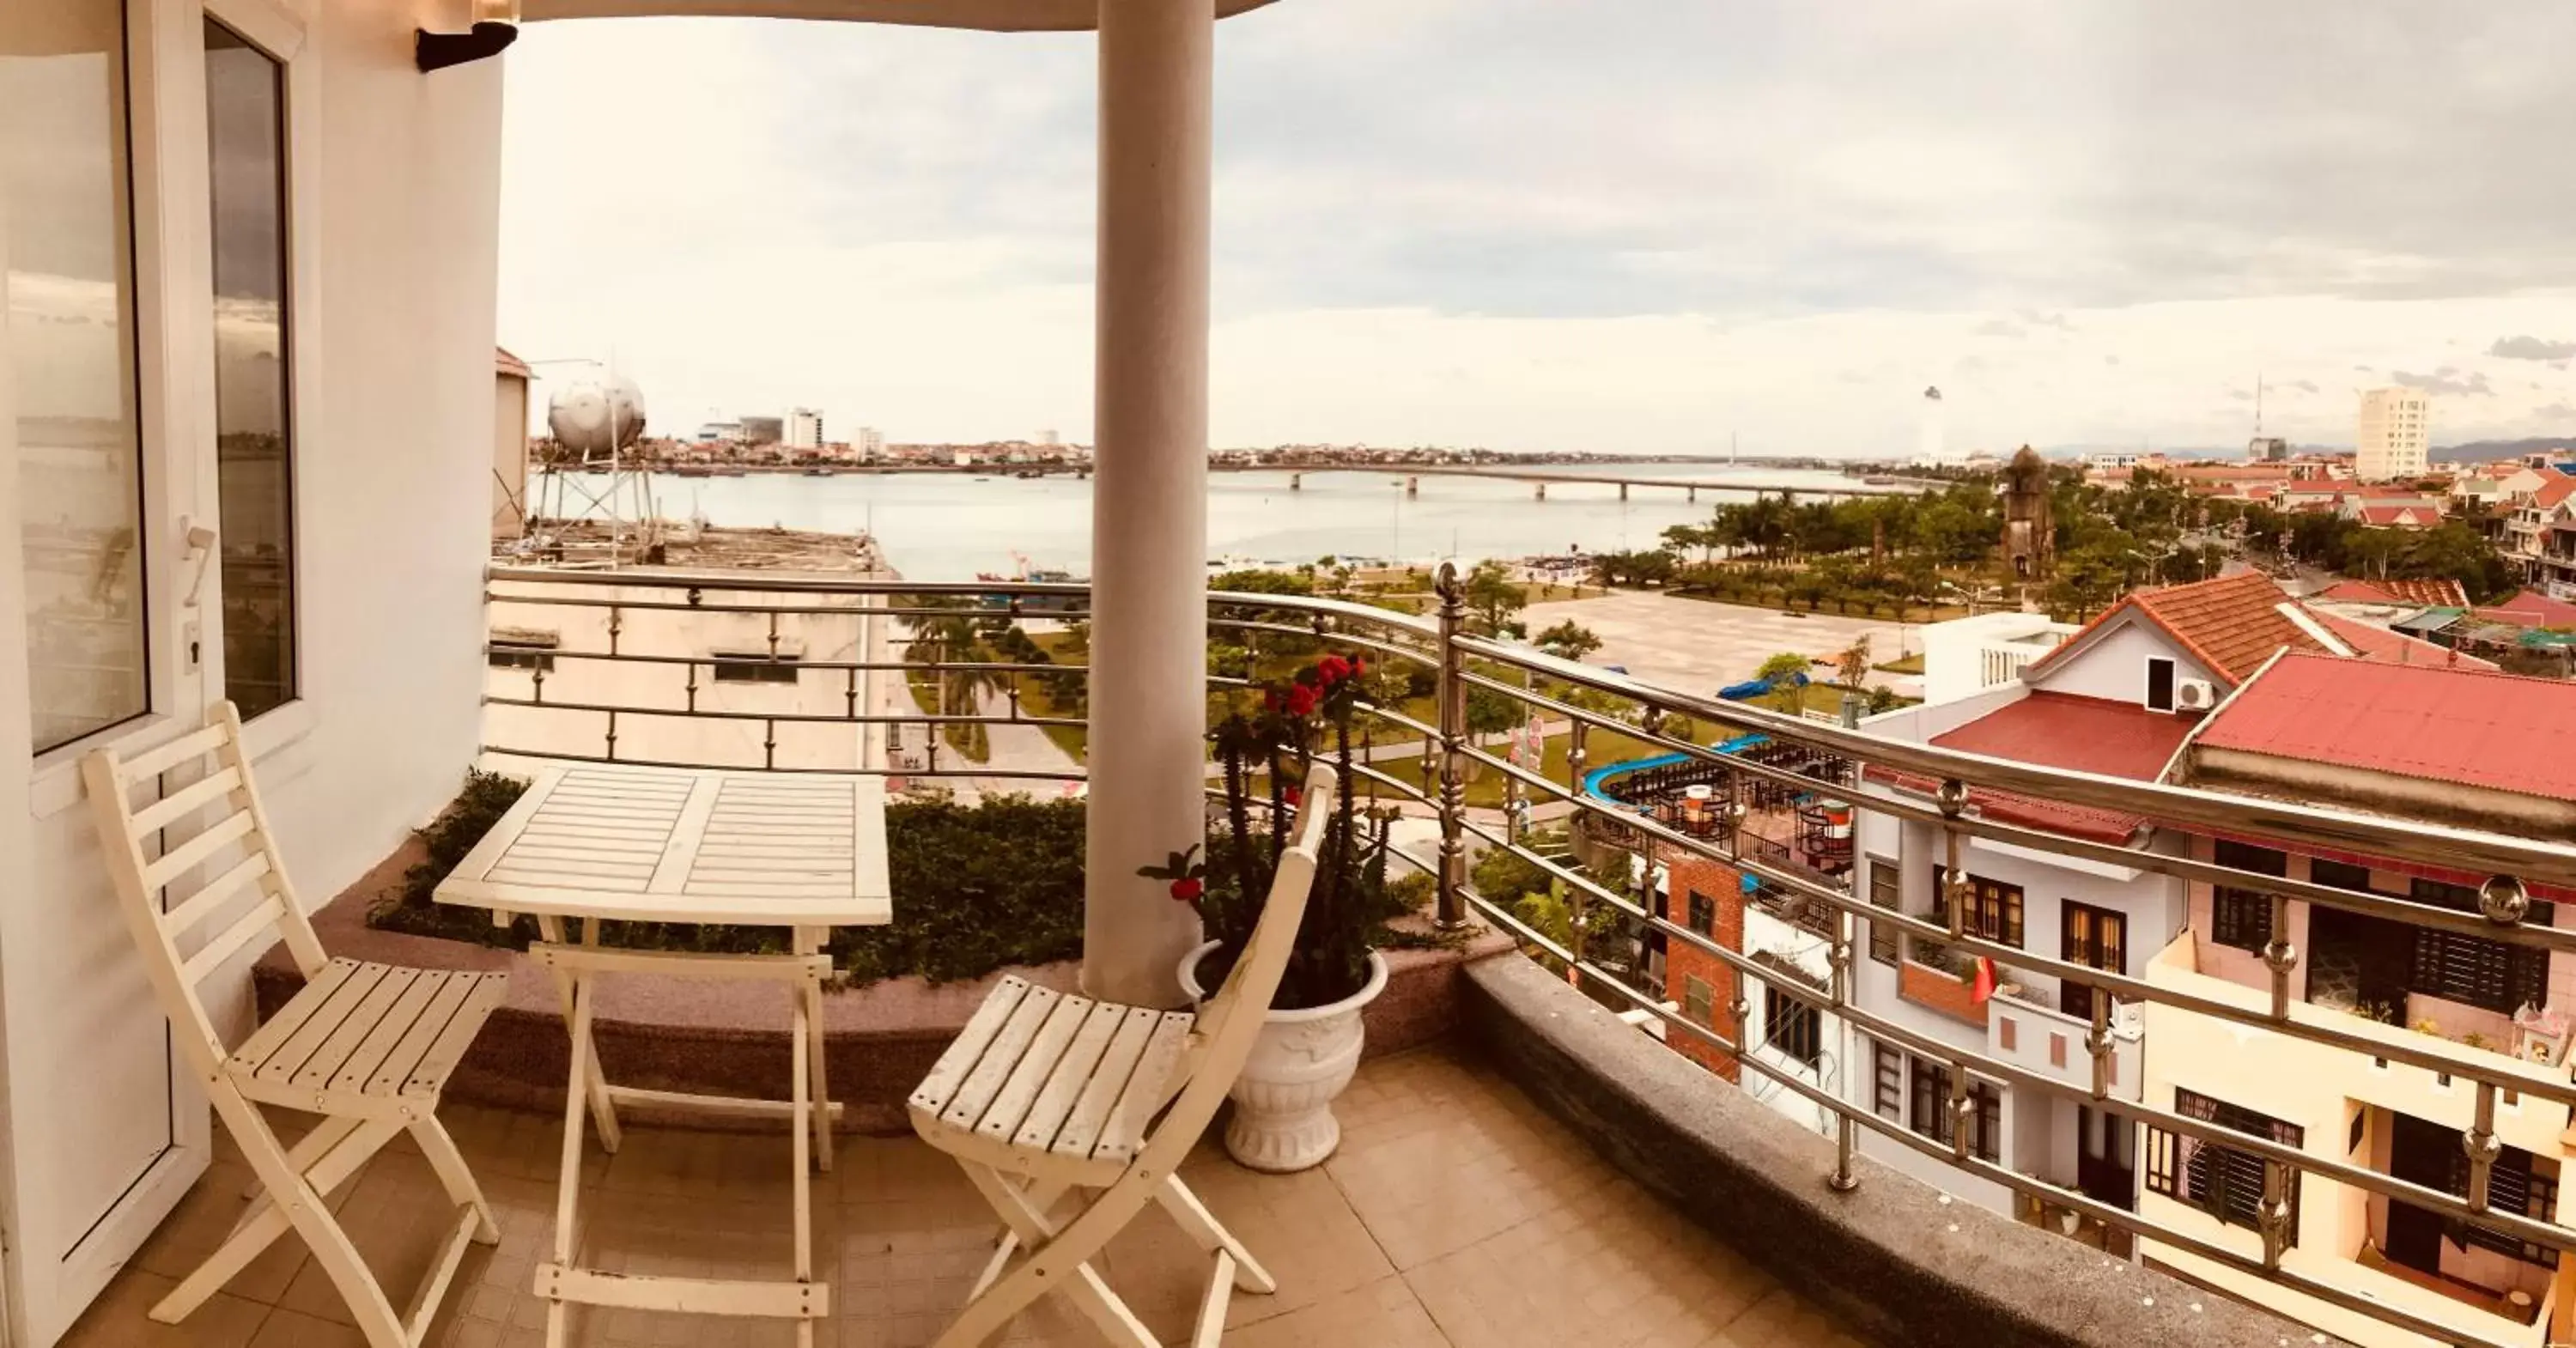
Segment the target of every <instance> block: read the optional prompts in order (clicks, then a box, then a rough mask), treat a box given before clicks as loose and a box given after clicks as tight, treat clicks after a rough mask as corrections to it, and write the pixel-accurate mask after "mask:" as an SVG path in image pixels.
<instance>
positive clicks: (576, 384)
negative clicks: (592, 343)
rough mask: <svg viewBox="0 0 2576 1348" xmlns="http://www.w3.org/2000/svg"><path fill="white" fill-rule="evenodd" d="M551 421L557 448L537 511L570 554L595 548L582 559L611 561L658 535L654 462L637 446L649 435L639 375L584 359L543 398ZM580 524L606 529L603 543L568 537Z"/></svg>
mask: <svg viewBox="0 0 2576 1348" xmlns="http://www.w3.org/2000/svg"><path fill="white" fill-rule="evenodd" d="M546 428H547V429H548V430H549V431H551V432H553V434H554V439H555V446H556V453H555V457H554V460H553V461H552V462H550V463H548V464H547V465H546V469H545V476H544V477H543V479H542V480H541V481H540V484H539V492H538V496H537V502H538V510H539V513H540V514H542V515H543V516H544V517H545V519H546V520H547V522H548V523H549V524H551V525H552V526H553V527H554V528H555V530H556V531H557V537H558V538H559V539H561V540H562V541H563V546H564V548H565V552H566V556H567V560H570V559H571V557H572V554H574V553H576V552H579V553H584V554H590V555H587V556H584V557H583V558H582V560H588V561H604V562H605V563H606V564H607V565H608V566H611V567H614V566H617V565H619V564H620V563H622V562H627V561H632V560H634V559H635V558H636V557H637V556H640V555H641V554H642V553H643V552H644V551H645V550H647V549H649V548H651V547H652V546H653V544H655V543H656V542H658V541H659V534H660V512H659V511H658V510H657V509H656V508H655V503H654V499H653V468H652V463H651V461H650V460H648V459H646V458H644V457H642V456H640V455H638V454H636V453H635V445H636V442H637V441H639V440H641V439H643V437H644V394H643V392H642V390H640V389H638V388H636V387H635V381H634V380H631V379H629V378H627V377H626V376H624V375H622V374H619V373H617V372H615V371H613V370H610V369H608V368H606V367H605V366H600V365H596V364H589V365H585V366H584V367H583V368H582V369H581V370H580V372H578V373H576V374H574V375H572V376H571V377H569V378H567V379H565V380H564V382H563V383H562V384H561V385H560V386H559V387H557V388H556V389H555V391H554V394H553V396H552V397H550V398H548V399H547V400H546ZM578 525H588V526H590V528H591V529H596V530H597V531H598V532H600V533H602V534H604V535H605V536H606V537H605V539H604V540H603V541H604V549H603V548H602V546H601V542H594V541H591V540H588V539H574V538H567V537H565V536H564V530H565V529H566V527H567V526H578ZM579 532H581V533H583V534H587V533H588V532H590V529H583V530H580V531H579ZM603 553H604V555H602V554H603Z"/></svg>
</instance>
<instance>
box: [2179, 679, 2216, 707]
mask: <svg viewBox="0 0 2576 1348" xmlns="http://www.w3.org/2000/svg"><path fill="white" fill-rule="evenodd" d="M2217 705H2218V690H2217V689H2215V688H2212V687H2210V685H2209V680H2207V679H2184V680H2181V681H2180V682H2178V683H2176V684H2175V685H2174V706H2175V707H2177V708H2179V709H2181V710H2183V711H2207V710H2209V709H2210V708H2212V707H2215V706H2217Z"/></svg>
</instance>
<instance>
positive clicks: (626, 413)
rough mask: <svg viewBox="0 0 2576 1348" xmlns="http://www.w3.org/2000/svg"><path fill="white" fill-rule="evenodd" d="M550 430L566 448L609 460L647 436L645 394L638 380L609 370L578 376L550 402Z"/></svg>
mask: <svg viewBox="0 0 2576 1348" xmlns="http://www.w3.org/2000/svg"><path fill="white" fill-rule="evenodd" d="M546 427H547V429H549V430H551V431H553V432H554V435H555V439H556V440H557V441H558V442H560V443H561V444H562V445H563V447H564V448H565V449H568V450H570V451H572V452H573V453H575V454H578V455H580V456H581V457H583V458H585V459H593V458H597V459H605V458H607V457H608V456H609V454H610V453H611V452H612V451H614V450H620V449H624V448H626V447H627V446H628V445H631V444H634V443H635V442H636V441H637V440H638V439H640V438H642V437H643V434H644V394H643V393H642V392H641V391H640V390H638V389H637V388H636V387H635V381H634V380H631V379H629V378H627V377H626V376H624V375H622V374H615V373H612V372H610V371H607V370H593V371H590V372H588V373H584V374H581V375H577V376H575V377H573V378H572V379H570V380H568V381H566V382H565V384H564V385H563V387H561V388H558V389H556V390H555V393H554V396H553V397H552V398H550V399H548V400H547V402H546Z"/></svg>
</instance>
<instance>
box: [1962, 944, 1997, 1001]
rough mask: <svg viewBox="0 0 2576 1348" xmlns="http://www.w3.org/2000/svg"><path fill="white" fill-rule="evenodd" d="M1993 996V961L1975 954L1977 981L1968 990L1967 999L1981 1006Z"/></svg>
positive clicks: (1991, 999)
mask: <svg viewBox="0 0 2576 1348" xmlns="http://www.w3.org/2000/svg"><path fill="white" fill-rule="evenodd" d="M1994 998H1995V962H1994V961H1993V960H1990V959H1987V958H1986V957H1985V956H1983V955H1979V956H1977V981H1976V985H1975V986H1974V987H1971V988H1970V989H1969V990H1968V999H1969V1000H1970V1001H1973V1002H1975V1003H1977V1004H1978V1005H1980V1006H1983V1005H1984V1004H1986V1003H1987V1002H1990V1001H1993V1000H1994Z"/></svg>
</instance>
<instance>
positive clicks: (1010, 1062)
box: [909, 764, 1333, 1348]
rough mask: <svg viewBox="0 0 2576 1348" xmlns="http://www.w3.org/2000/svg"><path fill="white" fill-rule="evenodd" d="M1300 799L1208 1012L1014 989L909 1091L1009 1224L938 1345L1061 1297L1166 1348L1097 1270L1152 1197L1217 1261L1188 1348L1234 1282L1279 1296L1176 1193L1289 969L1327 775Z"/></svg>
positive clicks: (1315, 777) (1000, 995)
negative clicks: (1078, 1203) (1075, 1200)
mask: <svg viewBox="0 0 2576 1348" xmlns="http://www.w3.org/2000/svg"><path fill="white" fill-rule="evenodd" d="M1305 798H1306V802H1307V803H1306V806H1305V809H1304V812H1303V814H1302V815H1301V817H1300V818H1299V819H1298V821H1297V836H1296V840H1295V843H1294V845H1293V846H1291V847H1290V848H1289V849H1288V850H1287V851H1286V852H1285V853H1284V854H1283V855H1282V856H1281V858H1280V861H1279V871H1278V874H1277V875H1276V876H1275V877H1274V878H1273V879H1272V881H1271V885H1270V897H1269V900H1268V902H1267V903H1266V904H1265V905H1264V906H1263V908H1262V911H1261V921H1260V923H1259V925H1258V926H1257V927H1256V928H1255V929H1254V931H1253V936H1252V943H1251V945H1250V946H1249V947H1247V948H1246V949H1245V951H1244V952H1243V954H1242V956H1241V957H1240V958H1239V959H1237V960H1236V961H1235V966H1234V972H1233V973H1231V974H1230V975H1228V976H1227V978H1226V980H1225V986H1223V987H1222V988H1219V989H1218V990H1217V994H1216V996H1214V997H1213V998H1210V999H1209V1001H1208V1003H1207V1009H1206V1011H1205V1012H1204V1013H1203V1014H1200V1015H1197V1016H1193V1015H1191V1014H1190V1013H1189V1012H1186V1011H1155V1010H1151V1009H1148V1008H1144V1007H1134V1006H1120V1005H1118V1004H1116V1003H1114V1002H1098V1001H1093V1000H1091V999H1089V998H1086V997H1076V996H1071V995H1068V994H1065V993H1060V992H1056V991H1055V990H1053V989H1051V988H1043V987H1037V986H1035V985H1033V984H1031V983H1029V982H1028V981H1027V980H1025V979H1022V978H1018V977H1016V976H1014V977H1009V978H1005V979H1003V980H1002V981H1001V983H1000V985H999V986H997V987H995V988H994V989H993V991H992V993H991V995H989V996H987V997H986V998H985V999H984V1004H983V1006H982V1007H980V1008H978V1009H977V1010H976V1012H975V1015H974V1017H973V1019H971V1020H969V1021H968V1022H967V1024H966V1029H965V1030H964V1032H962V1033H961V1034H959V1035H958V1036H957V1042H955V1043H954V1044H951V1045H949V1048H948V1051H947V1052H946V1053H944V1054H941V1055H940V1058H939V1061H938V1063H937V1064H936V1065H934V1066H933V1067H932V1068H931V1069H930V1075H929V1076H928V1077H926V1078H924V1079H923V1081H922V1083H921V1086H920V1087H919V1089H917V1090H915V1091H914V1092H913V1093H912V1099H911V1101H910V1106H909V1108H910V1112H911V1115H912V1126H913V1130H914V1131H915V1132H917V1133H919V1134H921V1137H922V1140H924V1141H926V1142H928V1143H930V1144H931V1145H932V1146H934V1147H937V1148H939V1149H940V1150H941V1151H944V1152H947V1153H948V1154H950V1155H951V1156H954V1157H956V1158H957V1163H958V1164H959V1165H961V1166H963V1167H965V1170H966V1177H967V1178H968V1179H969V1180H971V1181H973V1182H974V1185H975V1188H976V1190H977V1191H978V1192H980V1193H982V1194H983V1195H984V1200H985V1201H986V1202H988V1203H991V1204H992V1205H993V1210H994V1211H995V1212H998V1213H1000V1214H1001V1217H1002V1222H1003V1224H1004V1226H1005V1227H1006V1228H1007V1229H1006V1230H1005V1232H1004V1234H1003V1236H1002V1242H1001V1246H1000V1248H999V1249H996V1250H995V1251H994V1252H993V1258H992V1261H991V1262H990V1263H989V1264H987V1265H986V1266H985V1268H984V1275H983V1277H982V1278H980V1279H978V1280H977V1281H976V1283H975V1287H974V1290H973V1291H971V1292H969V1293H968V1294H967V1299H966V1308H965V1310H964V1311H962V1312H961V1313H959V1315H958V1317H957V1320H956V1322H955V1323H953V1324H951V1325H950V1326H949V1327H948V1331H947V1332H946V1333H944V1334H942V1335H940V1336H939V1340H938V1344H937V1348H974V1345H977V1344H981V1343H983V1342H984V1341H985V1340H986V1339H988V1338H990V1337H992V1335H993V1333H994V1332H995V1331H997V1330H999V1329H1000V1328H1002V1326H1004V1325H1005V1324H1008V1323H1009V1322H1010V1320H1011V1317H1013V1316H1015V1315H1017V1314H1019V1313H1020V1312H1021V1311H1022V1310H1024V1309H1026V1308H1027V1307H1028V1306H1029V1304H1030V1303H1031V1302H1034V1301H1036V1300H1037V1299H1038V1298H1039V1297H1040V1296H1043V1295H1045V1294H1046V1293H1047V1292H1050V1291H1053V1290H1056V1289H1058V1288H1061V1289H1062V1290H1063V1291H1064V1292H1065V1294H1066V1295H1067V1296H1070V1297H1071V1298H1073V1302H1074V1305H1075V1306H1076V1307H1078V1308H1080V1309H1081V1311H1082V1312H1083V1314H1084V1315H1085V1316H1087V1317H1089V1319H1090V1320H1091V1322H1092V1323H1093V1324H1094V1325H1097V1326H1098V1327H1099V1329H1100V1332H1101V1333H1102V1334H1103V1335H1105V1336H1107V1337H1108V1339H1109V1341H1110V1342H1111V1343H1113V1344H1116V1345H1118V1348H1158V1341H1157V1340H1156V1339H1155V1337H1154V1335H1153V1333H1152V1332H1151V1331H1149V1330H1147V1329H1146V1328H1145V1326H1144V1325H1143V1324H1142V1323H1141V1322H1139V1321H1138V1320H1137V1319H1136V1316H1135V1315H1134V1313H1133V1312H1131V1311H1129V1310H1128V1309H1127V1305H1126V1303H1125V1302H1123V1301H1120V1300H1119V1299H1118V1297H1117V1295H1116V1294H1115V1293H1113V1292H1111V1291H1110V1290H1109V1287H1108V1285H1107V1284H1106V1283H1104V1282H1102V1281H1101V1279H1100V1275H1099V1274H1097V1273H1095V1272H1093V1271H1092V1267H1091V1263H1090V1260H1091V1258H1092V1257H1093V1256H1094V1255H1097V1254H1098V1253H1099V1252H1100V1250H1101V1247H1103V1246H1105V1245H1107V1244H1108V1243H1109V1240H1110V1238H1111V1237H1112V1236H1115V1235H1117V1234H1118V1232H1119V1230H1120V1229H1121V1228H1123V1227H1125V1226H1126V1225H1127V1223H1128V1222H1129V1221H1130V1220H1132V1219H1133V1218H1134V1217H1135V1216H1136V1214H1137V1213H1139V1212H1141V1211H1143V1210H1144V1208H1145V1205H1146V1204H1148V1203H1159V1204H1161V1205H1162V1207H1163V1209H1164V1210H1165V1211H1167V1212H1169V1213H1171V1214H1172V1219H1173V1220H1174V1221H1176V1222H1178V1223H1180V1227H1181V1230H1182V1231H1183V1232H1185V1233H1187V1234H1188V1236H1189V1237H1190V1239H1191V1240H1192V1241H1194V1242H1196V1243H1197V1245H1198V1247H1199V1248H1200V1249H1202V1250H1204V1251H1206V1252H1208V1253H1209V1254H1210V1255H1213V1256H1214V1257H1215V1268H1214V1271H1213V1273H1212V1275H1211V1277H1210V1279H1209V1282H1208V1289H1207V1293H1206V1295H1205V1296H1204V1297H1203V1298H1202V1299H1201V1300H1200V1302H1199V1313H1198V1321H1197V1328H1196V1330H1195V1333H1194V1334H1193V1336H1192V1339H1191V1343H1192V1344H1193V1345H1194V1348H1212V1346H1213V1345H1214V1344H1215V1343H1216V1342H1217V1339H1218V1337H1219V1336H1220V1335H1221V1334H1222V1333H1223V1332H1224V1329H1225V1307H1226V1299H1227V1297H1228V1296H1229V1295H1230V1293H1231V1291H1232V1290H1233V1289H1234V1288H1238V1287H1239V1288H1241V1289H1243V1290H1244V1291H1247V1292H1263V1293H1266V1292H1273V1291H1276V1290H1278V1284H1277V1283H1276V1282H1275V1281H1273V1280H1272V1279H1271V1277H1270V1275H1269V1274H1268V1273H1267V1272H1265V1271H1263V1269H1262V1267H1261V1265H1260V1264H1259V1263H1257V1262H1256V1261H1254V1259H1253V1257H1252V1255H1251V1253H1250V1252H1249V1251H1247V1250H1245V1249H1244V1247H1243V1244H1242V1242H1240V1241H1238V1240H1236V1239H1235V1238H1234V1236H1233V1235H1232V1234H1231V1233H1229V1232H1228V1231H1227V1230H1226V1229H1225V1228H1224V1227H1222V1226H1220V1225H1218V1224H1217V1221H1216V1219H1215V1218H1214V1217H1212V1216H1210V1215H1208V1210H1207V1208H1206V1207H1205V1206H1203V1205H1201V1204H1200V1202H1199V1200H1198V1196H1197V1195H1195V1194H1193V1193H1191V1192H1190V1190H1189V1186H1187V1185H1185V1184H1183V1183H1182V1182H1181V1177H1180V1174H1179V1167H1180V1163H1181V1158H1182V1157H1184V1156H1187V1155H1188V1154H1189V1151H1190V1148H1191V1147H1192V1146H1193V1145H1195V1144H1196V1143H1197V1142H1198V1139H1199V1134H1200V1133H1202V1132H1204V1131H1206V1129H1207V1126H1208V1123H1209V1121H1210V1120H1212V1119H1214V1118H1215V1117H1216V1111H1217V1106H1218V1105H1220V1104H1222V1103H1223V1102H1224V1100H1225V1096H1226V1092H1227V1091H1229V1090H1231V1089H1232V1088H1233V1086H1234V1079H1235V1077H1236V1076H1237V1075H1238V1074H1239V1073H1241V1072H1242V1070H1243V1062H1244V1059H1245V1058H1246V1057H1248V1056H1250V1055H1251V1052H1252V1041H1253V1038H1254V1036H1256V1035H1258V1034H1259V1033H1260V1032H1261V1024H1262V1020H1263V1018H1264V1015H1265V1013H1267V1012H1268V1011H1269V1009H1270V999H1271V995H1272V994H1273V993H1275V992H1277V991H1278V989H1279V979H1280V976H1281V975H1282V974H1283V973H1285V972H1286V970H1287V967H1288V954H1289V950H1290V948H1291V947H1292V946H1293V945H1294V944H1295V942H1296V938H1297V924H1298V922H1299V920H1300V919H1302V918H1303V917H1304V916H1305V912H1306V895H1307V891H1308V890H1309V889H1310V888H1311V887H1312V886H1313V884H1314V879H1315V859H1316V853H1317V852H1318V851H1319V850H1320V849H1321V848H1322V846H1323V841H1324V829H1325V825H1326V823H1327V822H1328V821H1329V819H1330V817H1331V810H1330V807H1331V802H1332V800H1333V771H1332V769H1331V768H1328V767H1325V766H1322V765H1320V764H1319V765H1317V766H1316V767H1314V768H1312V769H1310V770H1309V772H1308V773H1307V777H1306V797H1305ZM1166 1105H1168V1106H1170V1108H1169V1109H1166V1108H1165V1106H1166ZM1157 1115H1160V1116H1161V1117H1160V1118H1159V1119H1158V1118H1157V1117H1156V1116H1157ZM1077 1189H1079V1190H1086V1191H1096V1192H1097V1194H1098V1196H1097V1197H1094V1198H1092V1199H1090V1201H1089V1202H1088V1203H1087V1204H1086V1205H1085V1206H1084V1207H1083V1208H1082V1210H1081V1211H1080V1212H1079V1213H1077V1214H1075V1215H1074V1216H1073V1217H1072V1218H1071V1219H1070V1220H1067V1221H1059V1220H1057V1219H1056V1218H1055V1217H1054V1216H1053V1215H1052V1214H1053V1211H1054V1209H1055V1207H1056V1206H1057V1204H1058V1202H1059V1201H1060V1200H1061V1199H1063V1197H1064V1196H1065V1194H1067V1193H1068V1192H1071V1191H1073V1190H1077ZM1015 1256H1017V1257H1016V1259H1015Z"/></svg>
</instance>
